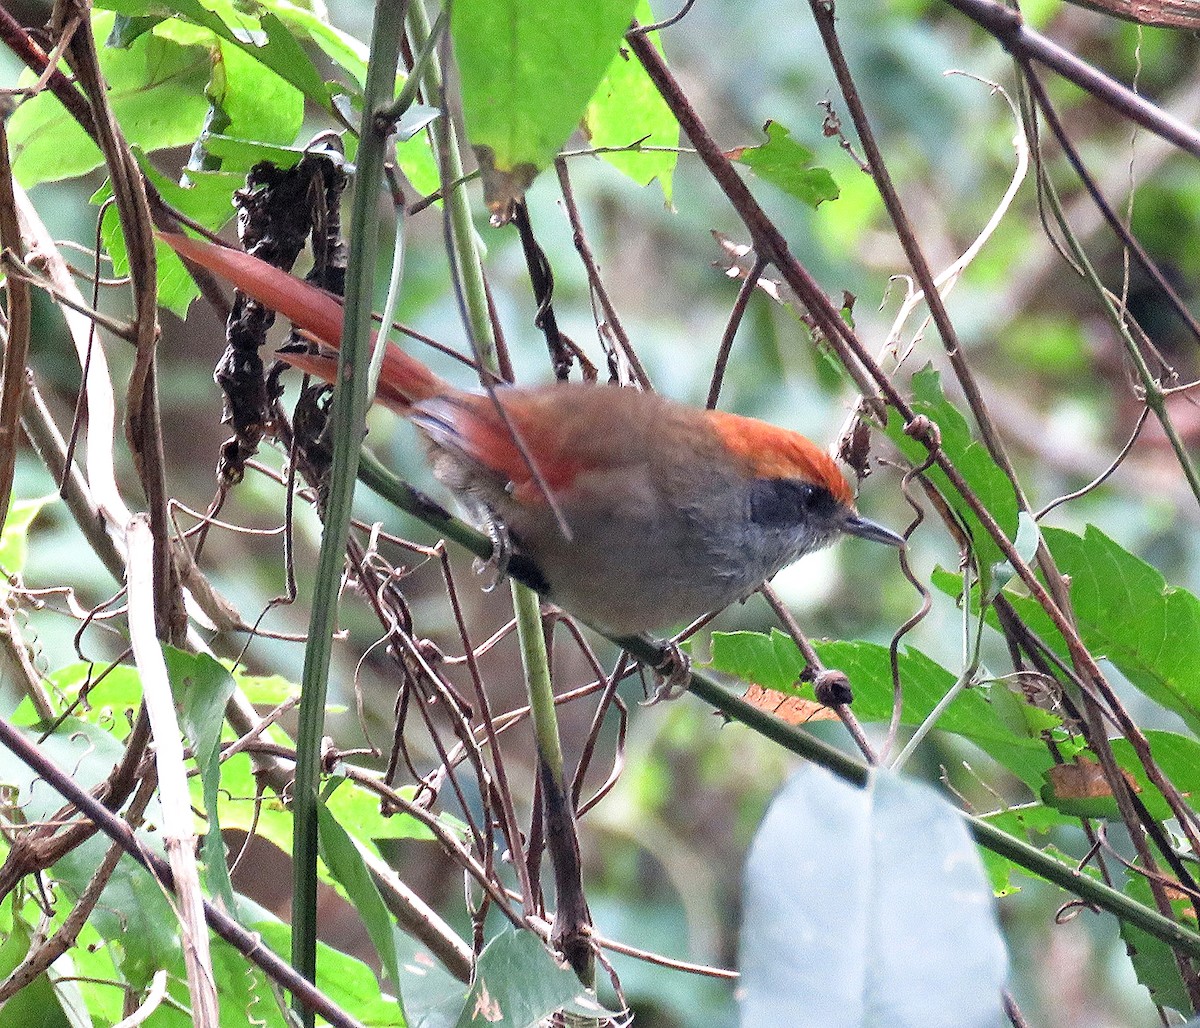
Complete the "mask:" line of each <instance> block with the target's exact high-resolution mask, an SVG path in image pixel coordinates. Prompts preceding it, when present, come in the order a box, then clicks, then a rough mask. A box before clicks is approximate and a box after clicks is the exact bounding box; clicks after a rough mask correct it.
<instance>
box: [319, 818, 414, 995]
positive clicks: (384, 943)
mask: <svg viewBox="0 0 1200 1028" xmlns="http://www.w3.org/2000/svg"><path fill="white" fill-rule="evenodd" d="M317 824H318V826H319V836H320V851H321V859H322V860H323V861H325V866H326V867H327V868H329V872H330V874H332V875H333V877H334V878H336V879H337V880H338V882H339V883H341V886H342V888H343V889H345V890H346V896H347V897H348V898H349V900H350V902H351V903H352V904H353V905H354V909H355V910H357V911H358V915H359V917H361V918H362V920H363V925H364V926H365V927H366V929H367V934H368V935H369V936H370V937H371V944H372V945H373V946H374V947H375V952H376V953H377V954H378V955H379V962H380V964H382V965H383V972H384V974H385V975H386V976H387V978H388V980H389V981H391V982H393V983H395V984H397V985H398V984H399V981H400V970H399V967H400V960H399V956H398V954H397V953H396V942H395V932H394V926H393V924H392V915H391V914H390V913H389V912H388V908H387V906H386V905H385V904H384V902H383V897H382V896H381V895H380V894H379V887H378V886H377V885H376V884H375V880H374V879H373V878H372V877H371V872H370V871H368V870H367V865H366V864H365V863H364V862H363V858H362V854H361V853H360V852H359V851H358V848H357V846H356V845H355V842H354V840H353V839H352V838H350V835H349V834H348V833H347V831H346V829H344V828H343V827H342V826H341V825H340V824H338V822H337V818H335V817H334V816H333V815H332V814H331V813H330V812H329V807H328V806H326V804H325V803H324V802H323V801H321V800H318V802H317Z"/></svg>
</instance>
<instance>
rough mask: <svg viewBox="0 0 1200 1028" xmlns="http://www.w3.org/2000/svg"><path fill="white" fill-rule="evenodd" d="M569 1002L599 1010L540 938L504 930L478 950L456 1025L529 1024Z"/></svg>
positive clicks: (527, 1027)
mask: <svg viewBox="0 0 1200 1028" xmlns="http://www.w3.org/2000/svg"><path fill="white" fill-rule="evenodd" d="M569 1004H570V1005H574V1006H575V1007H576V1008H577V1009H582V1010H587V1011H589V1012H590V1013H591V1016H592V1017H596V1016H598V1015H599V1014H600V1013H602V1010H601V1008H600V1007H599V1005H598V1004H596V1003H595V1001H594V999H593V998H592V997H591V996H590V995H589V994H588V993H587V992H586V991H585V990H584V988H583V986H582V985H580V984H579V979H578V978H576V977H575V973H574V972H573V971H571V970H569V969H568V968H566V967H563V966H562V965H561V964H559V963H558V961H557V960H555V959H554V957H553V956H551V954H550V952H549V951H548V950H547V949H546V947H545V945H544V944H543V942H542V940H541V939H539V938H538V937H537V936H536V935H534V934H533V933H532V932H526V931H514V930H509V929H506V930H505V931H503V932H501V933H500V934H499V935H498V936H496V938H494V939H493V940H492V941H491V942H489V943H488V944H487V946H486V947H485V948H484V951H483V952H482V953H481V954H480V955H479V964H478V968H477V970H476V973H475V982H474V983H473V984H472V986H471V991H470V992H468V993H467V999H466V1002H465V1003H464V1004H463V1008H462V1014H461V1015H460V1016H459V1019H458V1028H477V1026H479V1025H481V1024H487V1025H489V1026H499V1028H533V1026H534V1025H538V1024H540V1023H541V1021H542V1019H543V1018H546V1017H549V1016H550V1015H551V1014H552V1013H554V1011H556V1010H561V1009H563V1008H564V1007H567V1006H568V1005H569Z"/></svg>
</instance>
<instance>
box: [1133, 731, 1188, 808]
mask: <svg viewBox="0 0 1200 1028" xmlns="http://www.w3.org/2000/svg"><path fill="white" fill-rule="evenodd" d="M1142 734H1144V735H1145V736H1146V741H1147V742H1148V743H1149V744H1150V754H1151V756H1152V757H1153V758H1154V762H1155V763H1156V764H1157V765H1158V766H1159V768H1160V769H1161V771H1162V773H1163V775H1164V776H1166V778H1167V780H1168V781H1169V782H1171V784H1172V785H1174V786H1175V788H1176V789H1178V790H1179V793H1180V794H1181V795H1182V796H1183V799H1184V801H1185V802H1186V803H1187V804H1188V805H1189V806H1190V807H1192V808H1193V809H1195V810H1200V742H1197V741H1196V740H1195V739H1193V738H1192V737H1191V736H1187V735H1179V734H1177V733H1175V732H1156V731H1145V730H1144V731H1143V733H1142ZM1112 750H1113V756H1114V757H1115V758H1116V761H1117V766H1118V767H1120V768H1121V769H1122V770H1123V771H1125V772H1126V773H1128V774H1129V775H1132V776H1133V779H1134V781H1135V782H1137V785H1138V788H1139V789H1140V790H1141V792H1139V793H1138V798H1139V799H1140V800H1141V801H1142V802H1143V803H1144V804H1145V805H1146V809H1147V810H1149V811H1150V815H1151V816H1152V817H1154V818H1155V819H1156V820H1159V821H1164V820H1166V819H1167V818H1169V817H1172V816H1173V814H1172V813H1171V808H1170V807H1169V806H1168V805H1167V801H1166V800H1165V799H1164V798H1163V795H1162V793H1160V792H1159V791H1158V788H1157V787H1156V786H1154V785H1152V784H1151V782H1150V778H1149V777H1148V776H1147V774H1146V769H1145V768H1144V767H1142V762H1141V761H1140V760H1139V759H1138V756H1137V753H1136V752H1135V751H1134V749H1133V745H1132V744H1131V743H1130V742H1129V740H1128V739H1126V738H1123V737H1122V738H1116V739H1113V740H1112Z"/></svg>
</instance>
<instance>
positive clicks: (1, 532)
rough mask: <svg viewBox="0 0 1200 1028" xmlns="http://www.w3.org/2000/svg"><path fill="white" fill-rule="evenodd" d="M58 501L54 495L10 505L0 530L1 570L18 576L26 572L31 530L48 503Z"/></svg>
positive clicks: (15, 502) (17, 501) (19, 501)
mask: <svg viewBox="0 0 1200 1028" xmlns="http://www.w3.org/2000/svg"><path fill="white" fill-rule="evenodd" d="M57 501H58V495H57V494H56V493H52V494H50V495H49V496H42V497H39V498H38V499H36V500H14V501H13V502H11V503H9V505H8V513H7V515H5V518H4V527H3V529H0V570H3V571H4V572H5V573H6V574H10V575H17V574H20V573H21V572H22V571H24V570H25V559H26V557H27V556H28V555H29V529H30V528H31V527H32V526H33V522H34V519H35V518H36V517H37V516H38V514H39V513H40V512H41V509H42V508H43V507H44V506H46V504H47V503H55V502H57Z"/></svg>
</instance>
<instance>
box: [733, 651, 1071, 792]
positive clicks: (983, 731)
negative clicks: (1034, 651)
mask: <svg viewBox="0 0 1200 1028" xmlns="http://www.w3.org/2000/svg"><path fill="white" fill-rule="evenodd" d="M712 646H713V651H712V652H713V659H712V664H711V666H712V667H714V668H716V669H717V670H718V671H723V672H725V673H726V674H731V675H736V676H738V677H739V678H742V679H743V680H745V681H749V682H755V683H757V684H758V685H762V686H764V687H766V688H769V689H777V690H778V691H780V692H783V693H787V694H789V695H793V696H800V697H802V698H804V699H807V700H815V698H816V697H815V696H814V695H813V691H812V687H811V686H809V685H804V686H798V685H797V684H796V683H797V681H798V679H799V676H800V671H801V669H803V667H804V660H803V658H802V657H801V655H800V652H799V650H798V649H797V647H796V644H795V643H794V642H792V640H791V639H790V638H789V637H788V636H786V635H785V634H784V633H782V632H780V631H779V630H778V629H773V630H772V632H771V634H770V636H764V635H759V634H758V633H754V632H734V633H722V632H714V633H713V641H712ZM815 648H816V650H817V653H818V655H819V656H820V658H821V661H822V663H824V664H825V665H826V666H827V667H831V668H838V669H840V670H842V671H844V672H845V673H846V674H847V675H848V676H849V678H850V684H851V686H852V688H853V689H854V712H855V714H856V715H857V716H858V718H859V719H860V720H862V721H887V720H888V719H889V718H890V717H891V715H892V672H891V661H890V658H889V655H888V650H887V647H885V646H879V645H876V644H874V643H866V642H850V641H847V642H823V643H816V644H815ZM899 667H900V680H901V683H902V685H903V695H904V701H903V706H902V709H901V716H900V720H901V723H902V724H904V725H909V726H916V725H919V724H921V722H923V721H924V720H925V718H926V717H928V716H929V714H930V712H931V711H932V710H933V708H934V707H935V706H936V705H937V703H938V702H939V701H940V700H941V698H942V697H943V696H945V694H946V693H947V692H948V691H949V689H950V688H951V686H953V685H954V682H955V681H956V678H957V676H956V675H955V674H953V673H951V672H950V671H948V670H946V669H945V668H943V667H941V666H940V665H939V664H937V663H936V662H935V661H933V660H931V659H930V658H929V657H927V656H926V655H925V654H923V653H921V652H920V651H919V650H916V649H913V648H912V647H907V648H905V649H904V650H902V651H901V653H900V655H899ZM1010 704H1012V705H1013V706H1016V707H1017V709H1018V710H1021V709H1022V708H1024V707H1026V706H1027V704H1024V703H1023V702H1022V701H1020V700H1019V699H1017V698H1015V697H1013V696H1011V695H1010V694H1009V693H1008V687H1007V685H1005V684H1004V683H1002V682H996V683H991V684H987V685H978V686H973V687H971V688H969V689H965V690H963V692H962V693H961V694H960V695H959V696H958V698H957V699H955V700H954V702H953V703H951V704H950V706H949V707H948V708H947V709H946V711H945V713H943V714H942V717H941V719H940V720H939V721H938V724H937V727H938V728H940V729H941V730H943V731H946V732H952V733H954V734H955V735H960V736H962V737H963V738H964V739H969V740H970V741H971V742H973V743H974V744H975V745H976V746H978V747H979V748H980V749H982V750H983V751H984V752H986V753H988V754H989V755H990V756H991V757H993V758H994V759H996V760H998V761H999V762H1000V763H1001V764H1003V765H1004V766H1005V767H1006V768H1008V769H1009V770H1010V771H1011V772H1012V773H1013V774H1015V775H1016V776H1017V777H1019V778H1020V779H1022V780H1023V781H1024V782H1026V783H1027V784H1028V785H1029V786H1030V788H1032V789H1037V788H1038V787H1039V785H1040V784H1041V782H1042V775H1043V773H1044V772H1045V770H1046V769H1047V768H1048V767H1049V766H1050V764H1051V759H1050V756H1049V754H1048V752H1047V750H1046V746H1045V743H1044V742H1042V741H1041V738H1040V732H1041V730H1042V729H1043V728H1046V727H1050V726H1049V725H1047V724H1046V723H1045V722H1044V721H1041V720H1039V722H1038V723H1036V724H1035V723H1032V722H1029V721H1027V720H1025V719H1024V718H1022V717H1020V716H1018V717H1010V716H1008V707H1009V705H1010ZM1051 724H1052V725H1053V724H1057V719H1055V721H1054V722H1052V723H1051Z"/></svg>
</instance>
